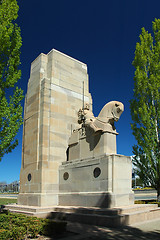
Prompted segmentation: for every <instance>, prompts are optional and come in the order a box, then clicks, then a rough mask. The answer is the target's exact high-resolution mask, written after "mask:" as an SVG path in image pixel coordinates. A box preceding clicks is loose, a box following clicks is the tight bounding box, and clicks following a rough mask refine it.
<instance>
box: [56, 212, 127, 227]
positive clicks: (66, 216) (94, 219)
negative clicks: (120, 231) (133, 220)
mask: <svg viewBox="0 0 160 240" xmlns="http://www.w3.org/2000/svg"><path fill="white" fill-rule="evenodd" d="M51 218H54V219H58V220H65V221H68V222H78V223H83V224H89V225H96V226H105V227H118V226H121V225H124V224H125V216H124V215H117V216H107V215H98V214H93V213H92V214H84V213H69V212H65V213H64V212H52V213H51Z"/></svg>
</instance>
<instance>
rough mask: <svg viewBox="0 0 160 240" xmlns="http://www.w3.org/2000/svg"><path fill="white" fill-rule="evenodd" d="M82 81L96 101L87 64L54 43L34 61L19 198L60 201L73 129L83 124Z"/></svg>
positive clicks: (26, 202)
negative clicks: (63, 168) (60, 169)
mask: <svg viewBox="0 0 160 240" xmlns="http://www.w3.org/2000/svg"><path fill="white" fill-rule="evenodd" d="M83 81H84V86H85V100H86V101H87V102H90V104H91V105H92V99H91V95H90V93H89V91H88V74H87V66H86V64H84V63H82V62H79V61H77V60H75V59H73V58H71V57H69V56H67V55H65V54H63V53H60V52H58V51H56V50H54V49H53V50H52V51H51V52H49V53H48V54H40V56H38V57H37V58H36V59H35V60H34V62H33V63H32V65H31V74H30V79H29V82H28V90H27V95H26V99H25V110H24V128H23V147H22V168H21V173H20V195H19V198H18V203H19V204H21V205H34V206H50V205H57V204H58V186H59V176H58V167H59V165H60V164H61V162H62V161H65V160H66V149H67V147H68V139H69V136H70V134H71V129H74V128H76V127H77V126H78V124H77V109H79V108H80V107H82V99H83V96H82V93H83ZM29 174H30V175H31V180H28V175H29ZM33 193H34V194H33ZM48 193H50V194H48ZM37 194H38V195H37ZM26 198H27V200H26Z"/></svg>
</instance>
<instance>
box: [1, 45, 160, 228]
mask: <svg viewBox="0 0 160 240" xmlns="http://www.w3.org/2000/svg"><path fill="white" fill-rule="evenodd" d="M88 85H89V84H88V73H87V65H86V64H84V63H82V62H80V61H77V60H75V59H73V58H71V57H69V56H67V55H65V54H63V53H61V52H58V51H57V50H55V49H53V50H52V51H50V52H49V53H48V54H40V56H38V57H37V58H36V59H35V60H34V62H33V63H32V64H31V73H30V79H29V82H28V89H27V94H26V97H25V108H24V124H23V146H22V166H21V173H20V193H19V196H18V205H17V204H12V205H7V206H6V208H7V209H9V210H10V211H12V212H19V213H23V214H29V215H35V216H38V217H57V218H58V219H59V218H60V219H62V218H64V217H65V219H66V220H67V221H73V222H75V221H76V222H82V223H86V224H93V225H101V226H112V227H113V226H120V225H124V224H125V225H126V224H127V225H128V224H132V223H135V222H142V221H146V220H151V219H155V218H158V217H160V209H159V208H158V207H157V205H155V206H153V205H151V204H146V205H144V204H142V205H141V204H139V205H137V204H135V205H134V194H133V192H132V190H131V180H132V163H131V158H130V157H127V156H123V155H120V154H117V148H116V137H117V135H118V133H117V131H116V128H115V122H116V121H118V120H119V118H120V116H121V114H122V113H123V111H124V106H123V104H122V103H121V102H118V101H111V102H109V103H107V104H106V105H105V106H104V107H103V108H102V110H101V111H100V113H99V115H98V116H97V117H95V116H94V114H93V112H92V97H91V94H90V93H89V88H88ZM121 134H123V133H121Z"/></svg>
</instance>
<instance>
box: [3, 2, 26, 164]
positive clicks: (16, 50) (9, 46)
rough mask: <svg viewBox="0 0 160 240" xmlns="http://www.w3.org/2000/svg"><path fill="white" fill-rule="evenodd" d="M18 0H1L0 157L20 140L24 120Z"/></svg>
mask: <svg viewBox="0 0 160 240" xmlns="http://www.w3.org/2000/svg"><path fill="white" fill-rule="evenodd" d="M18 10H19V7H18V5H17V1H16V0H0V161H1V159H2V157H3V156H4V154H5V153H9V152H11V151H12V150H13V149H14V148H15V147H16V146H17V144H18V140H17V139H15V136H16V134H17V132H18V130H19V128H20V126H21V124H22V122H23V121H22V106H21V100H22V99H23V91H22V90H21V89H19V88H18V86H16V83H17V81H18V80H19V79H20V77H21V71H20V70H19V65H20V48H21V45H22V39H21V33H20V28H19V27H18V25H17V24H16V23H15V20H16V19H17V17H18Z"/></svg>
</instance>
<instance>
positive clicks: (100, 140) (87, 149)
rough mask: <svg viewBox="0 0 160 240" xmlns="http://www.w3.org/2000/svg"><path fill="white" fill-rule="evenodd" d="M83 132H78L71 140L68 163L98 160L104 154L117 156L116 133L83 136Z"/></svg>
mask: <svg viewBox="0 0 160 240" xmlns="http://www.w3.org/2000/svg"><path fill="white" fill-rule="evenodd" d="M81 132H82V130H81V129H80V130H76V131H74V132H73V133H72V135H71V137H70V138H69V149H68V161H73V160H80V159H81V160H83V159H87V158H96V157H99V156H101V155H103V154H106V153H107V154H116V153H117V146H116V136H117V134H118V133H116V132H112V133H111V132H103V133H102V134H101V133H100V134H97V135H94V134H89V133H88V132H86V135H82V133H81Z"/></svg>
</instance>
